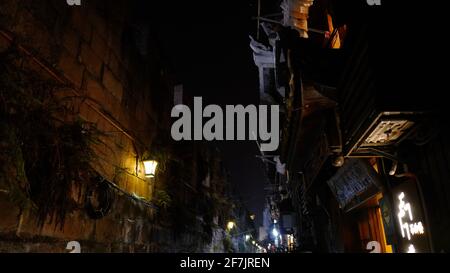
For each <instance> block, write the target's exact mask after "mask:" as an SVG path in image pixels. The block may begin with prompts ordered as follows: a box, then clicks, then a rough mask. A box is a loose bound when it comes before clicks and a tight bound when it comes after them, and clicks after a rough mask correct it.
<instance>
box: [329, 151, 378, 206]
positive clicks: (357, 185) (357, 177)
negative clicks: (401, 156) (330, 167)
mask: <svg viewBox="0 0 450 273" xmlns="http://www.w3.org/2000/svg"><path fill="white" fill-rule="evenodd" d="M379 185H380V178H379V176H378V174H377V173H376V172H375V170H374V169H373V168H372V167H371V166H370V165H369V164H368V163H367V162H366V161H364V160H362V159H356V158H352V159H349V160H348V161H347V162H346V163H345V164H344V166H343V167H342V168H340V169H339V170H338V171H337V173H336V175H335V176H334V177H333V178H331V179H330V180H329V181H328V186H329V187H330V189H331V191H332V193H333V194H334V196H335V197H336V199H337V201H338V203H339V207H340V208H341V209H345V210H347V211H348V210H350V209H352V208H354V207H357V206H358V205H360V204H361V203H363V202H364V201H366V200H368V199H369V198H371V197H373V196H374V195H375V194H377V193H378V192H379V191H380V187H379Z"/></svg>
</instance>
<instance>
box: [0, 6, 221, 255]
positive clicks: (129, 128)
mask: <svg viewBox="0 0 450 273" xmlns="http://www.w3.org/2000/svg"><path fill="white" fill-rule="evenodd" d="M130 6H132V5H131V4H130V2H129V1H93V0H92V1H82V6H81V7H69V6H67V4H66V1H64V0H53V1H31V0H22V1H1V3H0V30H1V31H4V32H5V33H7V34H8V35H10V37H12V38H13V39H14V45H11V44H10V42H9V41H7V39H6V38H5V37H2V36H0V50H3V49H5V48H8V47H10V46H17V45H20V46H23V48H25V49H27V50H28V51H29V52H30V53H31V55H32V56H26V55H27V54H24V53H23V52H21V54H22V56H23V58H22V62H23V64H22V66H23V67H24V69H30V70H33V71H37V72H38V73H40V74H41V75H42V76H43V77H49V78H52V76H50V75H49V73H48V71H45V69H43V67H42V66H39V65H37V64H36V62H35V61H33V58H35V59H37V60H41V61H42V62H43V63H44V66H45V67H48V68H50V70H53V71H55V72H56V76H57V77H60V78H61V79H63V80H68V81H69V82H70V84H71V87H70V88H65V89H64V90H61V96H77V97H78V98H76V99H73V100H72V101H71V103H72V106H73V108H74V110H75V111H79V115H80V116H81V117H82V118H84V119H85V120H87V121H90V122H93V123H95V124H97V128H98V129H100V130H101V131H103V132H104V133H105V134H106V136H104V137H102V139H101V140H102V141H103V142H104V144H101V145H98V146H97V147H95V149H96V151H97V155H98V157H99V158H98V159H96V161H95V162H93V164H94V166H95V168H96V170H97V171H98V172H99V173H100V174H101V175H102V176H103V177H104V178H106V179H107V180H108V181H111V182H113V183H115V184H116V185H117V186H119V187H120V188H121V189H122V190H124V191H125V192H127V193H128V194H130V195H134V196H135V197H140V198H143V199H145V200H147V201H152V199H153V197H154V191H155V185H158V184H159V185H161V184H164V183H166V181H165V180H167V179H169V178H168V176H167V175H160V176H157V177H156V179H153V180H149V179H148V178H145V177H144V174H143V166H142V164H141V163H140V160H139V159H140V157H142V155H143V153H144V152H145V151H147V152H149V153H152V152H156V150H157V148H158V146H159V145H161V146H164V145H163V144H164V143H167V142H168V134H167V128H168V124H169V122H170V119H169V118H170V109H171V92H170V90H172V88H173V86H172V80H171V79H170V77H169V76H168V75H167V72H166V70H165V68H164V67H163V66H162V65H161V63H162V62H161V60H160V59H159V57H158V56H159V54H158V52H157V50H156V48H157V47H156V46H154V45H153V44H152V41H148V40H146V39H142V38H143V36H140V33H148V32H146V31H143V29H140V28H139V26H138V25H136V24H135V23H136V22H133V13H132V12H133V11H132V10H130V8H129V7H130ZM144 30H145V29H144ZM53 78H54V77H53ZM158 152H161V151H158ZM194 160H195V158H194ZM190 167H192V168H195V167H196V166H195V165H193V166H190ZM194 180H195V178H192V180H191V181H194ZM222 182H223V181H221V180H220V181H219V182H218V183H219V184H220V183H222ZM196 186H197V185H194V187H196ZM214 187H216V186H214ZM188 195H189V193H188ZM82 198H83V197H80V196H78V197H77V196H74V199H75V201H77V202H78V203H79V204H80V207H81V209H79V210H76V211H74V212H73V213H70V214H69V215H67V217H66V220H65V225H64V228H63V229H62V230H61V229H59V228H57V227H55V223H52V222H51V223H46V224H45V225H44V226H43V227H42V228H41V227H39V226H37V224H36V216H35V215H34V212H33V211H32V210H30V209H23V208H21V207H20V206H18V205H17V204H15V203H13V202H10V201H9V200H8V198H7V192H6V191H4V190H2V189H1V181H0V208H1V209H0V252H16V251H17V252H67V250H65V248H66V244H67V242H68V241H71V240H76V241H79V242H81V245H82V251H83V252H89V251H95V252H99V251H100V252H110V251H111V252H149V251H168V250H171V242H172V241H173V230H170V229H168V228H167V226H166V227H164V224H163V225H161V224H156V222H157V221H156V220H155V218H156V216H155V214H156V211H155V209H153V208H151V207H147V206H145V205H144V204H143V203H141V202H137V201H133V200H132V198H130V197H129V196H127V195H123V194H118V193H116V198H115V200H114V203H113V207H112V209H111V212H110V213H109V214H108V215H107V216H106V217H104V218H102V219H100V220H92V219H90V218H89V217H88V216H87V215H86V212H85V211H84V210H83V209H82V205H83V200H82ZM186 202H188V200H186ZM181 205H183V204H181ZM184 205H185V204H184ZM193 206H194V205H193ZM194 211H195V210H194ZM174 213H175V214H176V213H177V212H176V211H175V212H174ZM172 215H173V214H172ZM223 221H225V220H223ZM168 223H169V224H167V225H169V226H170V221H168ZM186 240H191V241H192V240H194V241H195V237H191V238H190V239H186ZM219 248H220V247H219ZM172 250H173V248H172ZM180 250H181V249H180Z"/></svg>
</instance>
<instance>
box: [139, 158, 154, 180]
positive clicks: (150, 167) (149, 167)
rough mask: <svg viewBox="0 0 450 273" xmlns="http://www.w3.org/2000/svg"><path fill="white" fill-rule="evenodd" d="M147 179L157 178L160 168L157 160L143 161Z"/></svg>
mask: <svg viewBox="0 0 450 273" xmlns="http://www.w3.org/2000/svg"><path fill="white" fill-rule="evenodd" d="M142 162H143V163H144V172H145V177H155V175H156V167H158V162H157V161H156V160H151V159H147V160H143V161H142Z"/></svg>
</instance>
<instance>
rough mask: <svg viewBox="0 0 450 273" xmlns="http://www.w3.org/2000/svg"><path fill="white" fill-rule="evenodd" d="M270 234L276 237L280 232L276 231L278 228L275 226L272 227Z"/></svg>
mask: <svg viewBox="0 0 450 273" xmlns="http://www.w3.org/2000/svg"><path fill="white" fill-rule="evenodd" d="M272 235H273V236H274V237H275V238H277V237H278V236H279V235H280V233H279V232H278V230H277V229H276V228H274V229H273V230H272Z"/></svg>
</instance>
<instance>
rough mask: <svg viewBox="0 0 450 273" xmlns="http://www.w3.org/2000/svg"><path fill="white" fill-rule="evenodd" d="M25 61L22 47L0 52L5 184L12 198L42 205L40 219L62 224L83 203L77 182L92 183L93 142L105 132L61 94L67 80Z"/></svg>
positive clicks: (0, 174) (0, 178) (1, 181)
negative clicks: (79, 114) (39, 70)
mask: <svg viewBox="0 0 450 273" xmlns="http://www.w3.org/2000/svg"><path fill="white" fill-rule="evenodd" d="M21 61H22V60H21V59H20V55H19V54H18V53H16V52H11V53H10V54H8V55H3V56H0V136H1V139H2V140H1V143H0V146H1V149H2V151H4V152H3V153H2V155H1V156H0V185H5V186H6V187H7V192H8V193H9V196H10V198H11V200H12V201H15V202H16V203H17V204H19V205H20V206H21V207H24V206H30V205H31V206H32V207H34V208H35V209H36V212H37V216H38V224H39V225H41V226H42V225H43V224H44V223H45V221H49V222H53V223H56V224H57V225H59V226H60V227H61V228H62V227H63V225H64V220H65V216H66V214H67V213H68V212H71V211H73V210H74V209H76V207H77V204H76V202H75V200H74V198H72V196H73V192H72V191H73V189H74V188H77V189H79V188H81V187H74V185H75V186H79V185H86V184H89V183H92V182H91V181H92V180H91V179H90V177H91V176H92V175H93V170H92V168H91V166H90V162H92V158H93V157H95V153H94V152H93V150H92V148H91V147H92V144H94V143H97V144H98V143H100V138H99V137H100V135H101V133H100V132H99V131H98V130H97V129H96V126H95V125H94V124H92V123H88V122H85V121H83V120H81V119H79V118H77V115H76V113H73V111H72V109H71V107H70V103H68V101H67V98H66V99H58V98H57V96H55V92H56V91H58V90H61V89H62V88H64V86H61V85H60V84H57V83H56V82H54V81H52V80H48V79H45V78H43V77H42V75H40V74H38V73H36V72H33V71H30V70H28V69H23V68H22V67H20V66H19V65H20V63H21ZM79 195H81V192H80V193H79Z"/></svg>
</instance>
